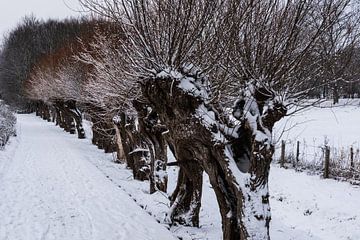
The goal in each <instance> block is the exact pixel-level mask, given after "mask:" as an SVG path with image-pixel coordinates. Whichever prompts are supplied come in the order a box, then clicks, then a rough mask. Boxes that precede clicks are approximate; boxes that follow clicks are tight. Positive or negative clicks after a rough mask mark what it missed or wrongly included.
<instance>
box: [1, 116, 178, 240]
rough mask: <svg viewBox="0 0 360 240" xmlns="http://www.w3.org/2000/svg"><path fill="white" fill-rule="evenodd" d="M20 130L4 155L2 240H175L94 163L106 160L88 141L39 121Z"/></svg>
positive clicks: (24, 121) (29, 120)
mask: <svg viewBox="0 0 360 240" xmlns="http://www.w3.org/2000/svg"><path fill="white" fill-rule="evenodd" d="M17 130H18V138H13V139H12V144H11V145H10V146H9V147H8V148H7V150H6V151H5V152H0V239H1V240H50V239H54V240H82V239H84V240H90V239H94V240H100V239H104V240H105V239H106V240H111V239H113V240H119V239H123V240H128V239H153V240H155V239H156V240H158V239H175V238H174V237H173V235H172V234H171V233H170V231H168V230H167V229H166V228H165V227H164V226H162V225H160V224H159V223H157V222H156V221H155V219H154V218H152V217H151V216H149V215H148V214H147V213H146V212H144V211H143V210H142V209H141V208H140V207H139V206H138V205H136V203H135V202H134V201H133V200H132V199H131V198H130V197H129V196H128V195H127V194H126V193H125V192H124V191H123V190H121V189H120V188H119V187H118V186H117V185H116V184H114V183H113V182H111V181H109V180H108V178H106V176H105V175H104V174H102V173H101V172H100V171H99V170H98V169H97V168H96V167H95V166H94V165H93V164H92V163H91V162H90V160H91V159H97V158H99V159H103V158H104V157H105V156H104V154H102V152H101V151H98V150H97V149H96V148H94V147H92V146H90V144H89V142H88V141H81V140H78V139H76V138H75V137H74V136H70V135H68V134H65V133H64V132H62V130H61V129H60V128H58V127H55V126H53V124H51V123H47V122H44V121H42V120H40V118H36V117H35V116H34V115H18V129H17ZM159 236H160V237H159Z"/></svg>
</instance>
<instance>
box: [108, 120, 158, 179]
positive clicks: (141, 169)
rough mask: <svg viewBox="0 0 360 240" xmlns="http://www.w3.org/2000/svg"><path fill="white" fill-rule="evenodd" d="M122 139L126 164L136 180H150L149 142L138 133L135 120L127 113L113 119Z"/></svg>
mask: <svg viewBox="0 0 360 240" xmlns="http://www.w3.org/2000/svg"><path fill="white" fill-rule="evenodd" d="M113 122H114V124H115V125H116V127H117V128H118V131H119V133H120V137H121V143H122V149H123V150H124V153H125V157H126V163H127V166H128V167H129V168H131V169H132V170H133V175H134V178H135V179H137V180H140V181H144V180H148V179H149V178H150V158H151V157H150V149H149V142H148V141H147V140H146V139H145V138H144V136H142V135H141V133H140V132H139V131H138V129H137V126H136V123H135V119H134V118H133V117H127V116H126V115H125V113H121V114H120V116H118V117H116V118H114V119H113Z"/></svg>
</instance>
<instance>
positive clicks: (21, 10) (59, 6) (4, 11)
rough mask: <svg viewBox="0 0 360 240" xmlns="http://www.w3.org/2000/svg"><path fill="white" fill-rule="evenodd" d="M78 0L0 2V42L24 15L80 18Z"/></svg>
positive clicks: (2, 0)
mask: <svg viewBox="0 0 360 240" xmlns="http://www.w3.org/2000/svg"><path fill="white" fill-rule="evenodd" d="M80 9H81V8H80V5H79V3H78V0H0V41H1V42H2V38H3V35H4V34H5V33H6V32H8V31H10V30H11V29H12V28H14V27H15V26H16V24H17V23H18V22H19V21H20V20H21V18H22V17H24V16H25V15H30V14H32V13H33V14H34V15H35V16H36V17H38V18H43V19H48V18H56V19H61V18H65V17H69V16H80V13H79V12H78V11H79V10H80Z"/></svg>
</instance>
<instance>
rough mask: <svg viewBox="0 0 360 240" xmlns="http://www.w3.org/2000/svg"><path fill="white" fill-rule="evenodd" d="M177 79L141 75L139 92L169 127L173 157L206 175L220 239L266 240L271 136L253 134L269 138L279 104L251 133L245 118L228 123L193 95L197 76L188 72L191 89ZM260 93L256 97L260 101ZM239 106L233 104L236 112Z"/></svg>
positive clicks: (200, 84) (199, 84) (198, 85)
mask: <svg viewBox="0 0 360 240" xmlns="http://www.w3.org/2000/svg"><path fill="white" fill-rule="evenodd" d="M182 80H183V79H173V78H170V77H169V78H154V79H152V78H149V79H146V80H145V81H143V82H142V92H143V95H144V96H145V97H146V99H147V100H148V101H149V103H150V105H151V107H152V108H153V109H154V110H155V111H156V112H157V113H158V114H159V117H160V120H161V122H163V123H164V124H165V125H166V126H167V127H168V129H169V137H170V138H171V142H172V143H173V144H174V148H175V153H176V156H182V157H181V158H182V159H184V161H185V162H187V161H196V162H197V163H198V166H199V168H200V167H201V168H203V169H204V170H205V171H206V173H207V174H208V175H209V179H210V183H211V185H212V187H213V189H214V191H215V194H216V197H217V201H218V204H219V207H220V213H221V217H222V224H223V238H224V239H226V240H230V239H269V238H270V237H269V222H270V207H269V194H268V174H269V167H270V162H271V159H272V154H273V151H274V148H273V146H272V145H271V144H270V143H269V142H270V141H271V136H270V138H260V137H259V136H258V135H256V134H255V133H257V134H263V135H266V136H268V134H269V132H270V133H271V130H272V126H271V125H272V124H273V123H275V121H276V120H277V118H278V117H282V116H283V115H284V112H283V111H281V110H282V108H281V107H280V108H279V109H280V111H279V113H278V112H277V111H274V113H270V111H268V112H266V113H265V114H263V115H261V114H260V115H259V116H258V117H257V118H256V120H255V124H256V126H257V129H256V131H254V126H253V125H254V123H253V122H249V119H247V118H243V120H242V122H241V124H240V125H239V126H238V125H233V124H232V123H231V122H228V120H223V119H224V118H225V119H229V118H226V113H224V112H223V111H222V109H221V108H220V107H217V106H213V105H210V104H206V102H205V100H204V98H203V97H202V95H200V94H199V95H195V94H194V92H195V91H197V90H199V89H201V88H202V87H203V86H205V84H204V83H203V81H202V79H196V76H192V80H193V82H195V83H194V84H193V85H194V87H193V88H191V91H189V90H186V89H185V90H184V89H183V88H182V87H180V83H181V81H182ZM189 84H192V83H191V82H187V84H186V86H189ZM199 91H201V90H199ZM260 97H261V96H259V100H256V101H258V102H259V104H260V103H265V102H266V101H265V100H266V99H265V100H264V99H260ZM244 104H245V103H242V104H238V109H237V111H238V112H239V110H240V109H241V108H243V107H244ZM259 108H261V106H259ZM258 112H261V113H262V112H263V109H258ZM219 113H221V116H220V114H219ZM244 113H246V114H247V112H246V111H245V110H244V109H242V110H241V114H244ZM275 113H276V114H275ZM277 114H278V115H279V116H277ZM209 116H212V117H211V118H209ZM239 119H241V116H239ZM229 130H231V131H229ZM193 171H194V170H193Z"/></svg>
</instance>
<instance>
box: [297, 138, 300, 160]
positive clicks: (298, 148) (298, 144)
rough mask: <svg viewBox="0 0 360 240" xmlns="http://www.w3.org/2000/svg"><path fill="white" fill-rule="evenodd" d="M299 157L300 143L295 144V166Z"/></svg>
mask: <svg viewBox="0 0 360 240" xmlns="http://www.w3.org/2000/svg"><path fill="white" fill-rule="evenodd" d="M299 156H300V142H299V141H297V142H296V164H297V165H298V163H299Z"/></svg>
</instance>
